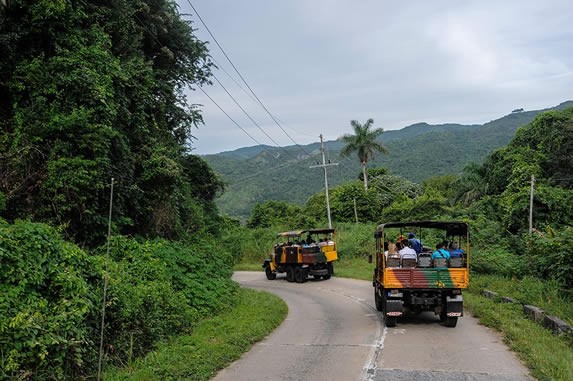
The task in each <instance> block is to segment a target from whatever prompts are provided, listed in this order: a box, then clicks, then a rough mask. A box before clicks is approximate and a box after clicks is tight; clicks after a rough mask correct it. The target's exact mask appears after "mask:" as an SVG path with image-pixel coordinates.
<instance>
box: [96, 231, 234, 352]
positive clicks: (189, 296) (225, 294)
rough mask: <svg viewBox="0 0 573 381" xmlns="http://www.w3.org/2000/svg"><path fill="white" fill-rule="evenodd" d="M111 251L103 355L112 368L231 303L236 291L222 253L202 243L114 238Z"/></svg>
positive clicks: (229, 268)
mask: <svg viewBox="0 0 573 381" xmlns="http://www.w3.org/2000/svg"><path fill="white" fill-rule="evenodd" d="M111 246H112V250H111V258H112V261H110V283H109V291H108V307H107V312H106V343H107V345H106V353H107V355H108V358H109V359H110V360H112V361H113V362H114V363H118V362H123V361H130V360H131V359H133V358H134V357H138V356H141V355H143V354H144V353H146V352H147V351H149V350H151V349H153V347H154V345H155V344H156V343H157V342H159V341H161V340H164V339H167V338H168V337H169V336H171V335H175V334H179V333H182V332H186V331H188V330H189V329H191V328H192V325H193V323H194V322H196V321H198V320H199V319H200V318H202V317H204V316H206V315H208V314H211V313H214V312H217V311H220V310H222V309H224V308H226V307H227V306H229V305H231V304H232V303H233V297H234V295H235V293H236V290H237V286H236V284H235V283H234V282H232V281H231V280H230V277H231V266H232V260H231V258H230V257H228V255H227V254H226V252H225V251H223V250H217V249H216V248H215V247H213V246H211V245H209V244H208V243H205V242H201V241H200V242H196V243H194V244H190V245H184V244H182V243H176V242H168V241H164V240H157V241H147V242H144V243H139V242H137V241H135V240H133V239H128V238H126V237H114V239H113V241H112V244H111ZM102 250H103V249H102ZM100 255H101V254H100ZM101 258H103V257H101ZM100 263H101V264H103V263H104V261H103V260H101V261H100ZM99 288H101V286H100V287H98V289H99Z"/></svg>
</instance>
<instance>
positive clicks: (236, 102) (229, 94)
mask: <svg viewBox="0 0 573 381" xmlns="http://www.w3.org/2000/svg"><path fill="white" fill-rule="evenodd" d="M213 78H215V81H217V83H218V84H219V86H221V87H222V88H223V90H225V92H226V93H227V95H228V96H229V97H230V98H231V99H232V100H233V102H235V104H236V105H237V107H239V108H240V109H241V111H242V112H243V113H244V114H245V115H246V116H247V118H249V119H250V121H251V122H253V124H254V125H255V126H257V127H258V129H259V130H261V132H262V133H263V134H265V136H266V137H267V138H269V140H270V141H271V142H273V143H274V144H275V145H276V146H277V148H280V149H282V150H283V151H284V152H285V153H286V154H287V155H291V153H290V152H288V151H287V150H286V149H284V148H283V147H281V146H280V144H279V143H277V142H276V141H275V140H274V139H273V138H272V137H271V136H270V135H269V134H267V132H266V131H265V130H264V129H263V128H262V127H261V126H260V125H259V124H258V123H257V122H256V121H255V120H254V119H253V118H252V117H251V115H249V113H248V112H247V111H246V110H245V109H244V108H243V106H241V105H240V104H239V102H238V101H237V100H236V99H235V97H234V96H233V95H232V94H231V93H230V92H229V90H227V88H226V87H225V86H223V84H222V83H221V81H219V78H217V76H216V75H215V74H213ZM291 156H292V155H291ZM293 157H294V156H293ZM294 159H295V160H296V159H297V158H296V157H294Z"/></svg>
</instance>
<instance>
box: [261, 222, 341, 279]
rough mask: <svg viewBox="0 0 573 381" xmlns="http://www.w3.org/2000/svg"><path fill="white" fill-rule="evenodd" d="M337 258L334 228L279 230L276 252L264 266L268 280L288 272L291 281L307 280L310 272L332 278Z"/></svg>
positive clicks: (274, 248)
mask: <svg viewBox="0 0 573 381" xmlns="http://www.w3.org/2000/svg"><path fill="white" fill-rule="evenodd" d="M336 260H338V253H337V251H336V243H335V242H334V229H308V230H294V231H287V232H282V233H278V234H277V242H276V243H275V245H274V247H273V252H272V253H271V255H270V256H269V258H267V259H266V260H265V261H264V263H263V265H262V267H263V268H264V269H265V273H266V276H267V279H268V280H274V279H276V277H277V273H286V279H287V281H289V282H297V283H304V282H306V281H307V279H308V277H309V276H312V277H313V278H314V279H325V280H326V279H330V277H331V276H332V274H334V267H333V262H334V261H336Z"/></svg>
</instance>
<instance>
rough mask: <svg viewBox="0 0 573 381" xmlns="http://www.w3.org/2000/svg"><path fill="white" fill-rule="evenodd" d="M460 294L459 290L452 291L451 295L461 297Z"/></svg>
mask: <svg viewBox="0 0 573 381" xmlns="http://www.w3.org/2000/svg"><path fill="white" fill-rule="evenodd" d="M461 294H462V290H460V289H456V290H452V295H461Z"/></svg>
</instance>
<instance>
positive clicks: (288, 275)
mask: <svg viewBox="0 0 573 381" xmlns="http://www.w3.org/2000/svg"><path fill="white" fill-rule="evenodd" d="M286 280H287V281H288V282H294V269H293V267H292V266H287V267H286Z"/></svg>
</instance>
